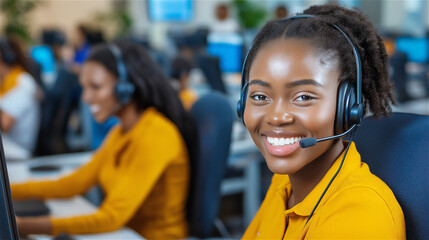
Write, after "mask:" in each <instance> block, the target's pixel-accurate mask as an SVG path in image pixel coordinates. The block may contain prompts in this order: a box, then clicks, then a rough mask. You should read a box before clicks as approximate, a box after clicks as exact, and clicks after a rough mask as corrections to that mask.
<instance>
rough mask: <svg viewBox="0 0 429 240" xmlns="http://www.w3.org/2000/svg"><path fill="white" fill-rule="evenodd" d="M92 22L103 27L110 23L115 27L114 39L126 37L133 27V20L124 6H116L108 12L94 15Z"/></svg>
mask: <svg viewBox="0 0 429 240" xmlns="http://www.w3.org/2000/svg"><path fill="white" fill-rule="evenodd" d="M94 21H95V22H97V23H100V25H104V24H106V23H110V24H112V25H114V27H115V34H114V35H115V37H122V36H126V35H127V34H129V33H130V31H131V27H132V25H133V19H132V18H131V16H130V14H129V12H128V10H127V8H126V5H121V6H116V7H114V9H113V10H111V11H108V12H99V13H97V14H96V15H95V17H94Z"/></svg>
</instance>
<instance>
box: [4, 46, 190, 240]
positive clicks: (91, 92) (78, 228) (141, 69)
mask: <svg viewBox="0 0 429 240" xmlns="http://www.w3.org/2000/svg"><path fill="white" fill-rule="evenodd" d="M80 83H81V84H82V87H83V94H82V99H83V101H84V102H86V103H87V104H88V105H89V106H90V110H91V113H92V114H93V116H94V118H95V120H96V121H97V122H103V121H105V120H106V119H108V118H109V117H111V116H116V117H117V118H118V119H119V120H120V123H119V124H118V125H116V126H115V127H114V128H113V129H112V130H111V131H110V132H109V134H108V136H107V138H106V139H105V141H104V142H103V143H102V145H101V146H100V147H99V148H98V150H97V151H96V152H95V153H94V155H93V156H92V159H91V160H90V161H89V162H88V163H87V164H86V165H84V166H82V167H81V168H79V169H78V170H76V171H75V172H73V173H71V174H69V175H67V176H64V177H62V178H60V179H58V180H46V181H38V182H26V183H22V184H13V185H12V186H11V189H12V196H13V197H14V199H15V200H18V199H28V198H68V197H71V196H74V195H78V194H83V193H85V192H86V191H87V190H88V189H90V188H91V187H92V186H94V185H96V184H99V185H100V186H101V188H102V191H103V193H104V195H105V198H104V200H103V202H102V204H101V205H100V207H99V208H98V209H97V211H96V212H94V213H92V214H89V215H82V216H75V217H70V218H53V217H35V218H34V217H33V218H17V223H18V228H19V230H20V233H21V234H22V235H26V234H31V233H47V234H52V235H58V234H60V233H67V234H85V233H99V232H107V231H113V230H117V229H119V228H121V227H123V226H128V227H130V228H132V229H134V230H135V231H136V232H138V233H139V234H141V235H142V236H143V237H145V238H147V239H178V238H185V237H187V235H188V226H187V225H188V224H187V221H186V209H185V205H186V200H187V195H188V185H189V176H190V166H191V164H190V163H191V162H192V161H193V159H194V157H195V155H196V154H195V153H196V146H197V144H196V140H195V139H194V137H193V136H194V134H195V132H194V131H196V130H195V126H194V125H193V122H192V121H190V119H189V115H188V113H187V112H186V111H185V110H184V108H183V106H182V104H181V103H180V100H179V98H178V95H177V93H176V92H175V91H174V89H173V88H172V87H171V86H170V84H169V83H168V80H167V79H166V78H165V77H164V75H163V74H162V73H161V70H160V69H159V68H158V67H157V66H156V65H155V63H154V62H153V61H152V60H151V58H150V56H149V55H148V53H147V52H146V51H145V50H144V49H143V48H141V47H139V46H137V45H135V44H131V43H127V42H116V43H109V44H102V45H98V46H95V47H94V48H93V49H92V50H91V53H90V54H89V56H88V58H87V60H86V61H85V63H84V64H83V66H82V72H81V75H80Z"/></svg>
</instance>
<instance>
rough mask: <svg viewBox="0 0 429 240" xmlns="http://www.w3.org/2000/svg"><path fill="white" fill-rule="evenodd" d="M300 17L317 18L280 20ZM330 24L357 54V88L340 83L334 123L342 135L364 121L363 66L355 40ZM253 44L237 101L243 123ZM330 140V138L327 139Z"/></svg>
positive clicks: (349, 84) (243, 70) (337, 133)
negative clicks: (248, 69) (247, 69)
mask: <svg viewBox="0 0 429 240" xmlns="http://www.w3.org/2000/svg"><path fill="white" fill-rule="evenodd" d="M299 18H316V17H315V16H313V15H305V14H303V15H297V16H294V17H290V18H285V19H281V20H279V21H282V22H283V21H288V20H292V19H299ZM328 24H329V25H331V26H333V27H335V28H336V29H337V30H338V31H340V32H341V34H342V35H343V36H344V37H345V38H346V39H347V42H348V43H349V44H350V46H351V47H352V49H353V54H354V56H355V61H356V72H357V76H356V79H357V81H356V85H357V87H356V89H355V87H354V86H353V84H352V83H350V82H348V81H343V82H341V83H340V85H339V87H338V96H337V111H336V115H335V123H334V130H335V132H334V133H335V134H336V135H342V134H347V133H348V132H349V131H348V130H352V128H354V127H355V126H356V125H359V124H360V123H361V122H362V118H363V104H362V66H361V60H360V56H359V52H358V51H357V49H356V47H355V46H354V45H353V42H352V41H351V40H350V38H349V37H348V36H347V34H346V33H345V32H344V31H343V30H341V28H339V27H338V26H337V25H335V24H331V23H328ZM252 47H253V45H252V46H251V47H250V49H249V51H248V52H247V54H246V57H245V59H244V63H243V68H242V70H241V94H240V100H238V103H237V115H238V117H239V118H241V120H242V123H243V124H244V125H246V124H245V123H244V109H245V108H246V99H247V93H248V90H249V82H248V81H247V82H246V79H245V78H246V77H245V69H246V62H247V57H248V56H249V53H250V52H251V51H252ZM327 140H328V139H327Z"/></svg>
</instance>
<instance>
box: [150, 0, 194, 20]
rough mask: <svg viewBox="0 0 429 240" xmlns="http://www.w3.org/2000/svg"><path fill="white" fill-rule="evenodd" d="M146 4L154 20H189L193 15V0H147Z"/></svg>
mask: <svg viewBox="0 0 429 240" xmlns="http://www.w3.org/2000/svg"><path fill="white" fill-rule="evenodd" d="M147 4H148V5H147V6H148V10H149V19H150V20H151V21H154V22H189V21H191V20H192V19H193V17H194V10H193V0H148V1H147Z"/></svg>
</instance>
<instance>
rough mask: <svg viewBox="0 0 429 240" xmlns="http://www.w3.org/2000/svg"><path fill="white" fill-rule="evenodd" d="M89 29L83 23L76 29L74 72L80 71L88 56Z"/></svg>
mask: <svg viewBox="0 0 429 240" xmlns="http://www.w3.org/2000/svg"><path fill="white" fill-rule="evenodd" d="M88 35H89V29H88V27H86V26H85V25H83V24H79V25H78V26H77V27H76V30H75V37H74V46H73V47H74V57H73V66H72V72H74V73H75V74H79V73H80V68H81V66H82V64H83V63H84V62H85V60H86V58H87V57H88V54H89V50H90V44H89V42H88Z"/></svg>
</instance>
